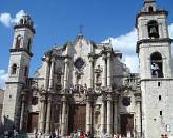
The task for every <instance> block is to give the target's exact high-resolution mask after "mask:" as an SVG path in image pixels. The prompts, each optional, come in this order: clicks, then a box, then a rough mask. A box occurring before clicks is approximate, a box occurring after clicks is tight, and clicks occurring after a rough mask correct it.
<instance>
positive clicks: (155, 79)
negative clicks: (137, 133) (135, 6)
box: [136, 0, 173, 138]
mask: <svg viewBox="0 0 173 138" xmlns="http://www.w3.org/2000/svg"><path fill="white" fill-rule="evenodd" d="M167 16H168V12H167V11H165V10H161V9H159V8H158V7H157V4H156V0H144V6H143V8H142V10H141V11H140V12H139V13H138V15H137V19H136V28H137V31H138V42H137V53H138V56H139V66H140V78H141V90H142V117H143V118H142V129H143V130H142V131H143V135H144V137H145V138H156V137H161V135H162V134H166V135H171V134H172V133H173V125H172V124H173V121H172V120H171V118H172V119H173V114H172V113H173V109H172V108H170V106H173V100H172V99H173V95H172V91H173V87H172V86H173V79H172V69H171V60H172V58H171V42H172V40H171V39H170V38H169V35H168V25H167ZM171 98H172V99H171Z"/></svg>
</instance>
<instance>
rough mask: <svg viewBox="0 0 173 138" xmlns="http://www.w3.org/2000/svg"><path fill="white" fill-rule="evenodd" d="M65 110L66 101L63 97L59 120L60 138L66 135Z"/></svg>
mask: <svg viewBox="0 0 173 138" xmlns="http://www.w3.org/2000/svg"><path fill="white" fill-rule="evenodd" d="M66 110H67V100H66V97H65V96H63V100H62V120H61V136H65V135H66Z"/></svg>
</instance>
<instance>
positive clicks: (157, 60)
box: [150, 52, 164, 85]
mask: <svg viewBox="0 0 173 138" xmlns="http://www.w3.org/2000/svg"><path fill="white" fill-rule="evenodd" d="M162 62H163V61H162V55H161V54H160V53H159V52H155V53H152V54H151V55H150V63H151V65H150V66H151V67H150V68H151V78H163V77H164V76H163V69H162V68H163V63H162ZM158 85H159V84H158Z"/></svg>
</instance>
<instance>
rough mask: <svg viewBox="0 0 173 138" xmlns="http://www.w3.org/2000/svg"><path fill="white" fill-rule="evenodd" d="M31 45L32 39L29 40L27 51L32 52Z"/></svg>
mask: <svg viewBox="0 0 173 138" xmlns="http://www.w3.org/2000/svg"><path fill="white" fill-rule="evenodd" d="M31 43H32V41H31V39H28V44H27V50H28V51H29V52H30V50H31Z"/></svg>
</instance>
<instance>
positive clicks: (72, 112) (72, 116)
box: [68, 104, 86, 133]
mask: <svg viewBox="0 0 173 138" xmlns="http://www.w3.org/2000/svg"><path fill="white" fill-rule="evenodd" d="M85 118H86V106H85V105H79V104H73V105H70V107H69V117H68V132H69V133H73V131H74V130H82V131H85Z"/></svg>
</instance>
